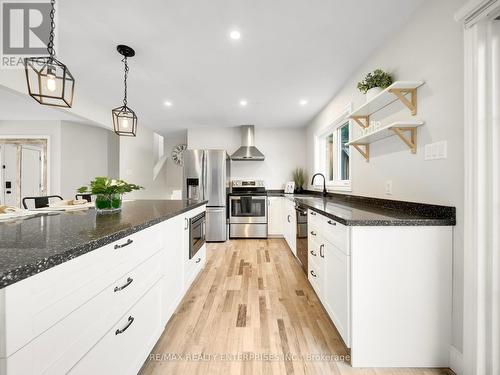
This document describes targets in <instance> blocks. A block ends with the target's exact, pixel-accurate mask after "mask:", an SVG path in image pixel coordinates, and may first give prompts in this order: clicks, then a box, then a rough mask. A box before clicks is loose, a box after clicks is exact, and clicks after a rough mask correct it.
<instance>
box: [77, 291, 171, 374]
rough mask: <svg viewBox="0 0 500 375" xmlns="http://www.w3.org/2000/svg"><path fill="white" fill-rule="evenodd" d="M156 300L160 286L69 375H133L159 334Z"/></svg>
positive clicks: (148, 294) (129, 313)
mask: <svg viewBox="0 0 500 375" xmlns="http://www.w3.org/2000/svg"><path fill="white" fill-rule="evenodd" d="M160 297H161V284H160V282H157V283H156V284H155V285H154V286H153V287H152V288H151V289H150V290H149V291H148V292H147V293H146V294H145V295H144V296H143V297H142V298H141V299H140V300H139V301H138V302H137V303H136V304H135V305H134V306H133V307H132V308H131V309H130V310H128V311H127V312H126V313H125V314H124V315H123V316H121V317H120V318H119V319H118V320H117V321H116V322H115V323H114V325H113V326H112V327H111V329H110V330H109V331H108V332H107V333H106V335H105V336H104V337H103V338H102V339H101V340H100V341H99V342H98V343H97V344H96V345H95V346H94V347H93V348H92V350H91V351H90V352H89V353H88V354H87V355H85V356H84V357H83V358H82V359H81V360H80V361H79V362H78V363H77V364H76V366H75V367H73V368H72V369H71V370H70V371H69V374H71V375H79V374H81V375H88V374H117V375H118V374H120V375H134V374H137V373H138V372H139V370H140V369H141V366H142V364H143V363H144V361H145V359H146V358H147V356H148V354H149V353H150V351H151V349H153V347H154V345H155V344H156V341H157V340H158V338H159V337H160V335H161V333H162V332H163V325H162V324H161V305H160V301H161V298H160Z"/></svg>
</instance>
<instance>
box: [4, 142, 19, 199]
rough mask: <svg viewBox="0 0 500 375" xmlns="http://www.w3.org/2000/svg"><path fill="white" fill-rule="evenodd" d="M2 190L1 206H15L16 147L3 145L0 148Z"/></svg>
mask: <svg viewBox="0 0 500 375" xmlns="http://www.w3.org/2000/svg"><path fill="white" fill-rule="evenodd" d="M0 155H1V156H0V158H1V168H2V169H1V171H2V172H1V175H2V178H1V180H2V189H1V190H0V192H1V194H0V199H1V201H2V204H5V205H7V206H17V205H18V202H19V201H18V197H17V186H18V183H19V181H18V174H17V173H16V172H17V146H16V145H10V144H5V145H2V146H0Z"/></svg>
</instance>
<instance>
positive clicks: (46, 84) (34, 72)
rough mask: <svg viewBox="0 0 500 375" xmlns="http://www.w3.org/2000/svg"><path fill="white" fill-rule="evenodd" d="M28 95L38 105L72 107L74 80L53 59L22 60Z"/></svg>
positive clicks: (58, 62)
mask: <svg viewBox="0 0 500 375" xmlns="http://www.w3.org/2000/svg"><path fill="white" fill-rule="evenodd" d="M24 71H25V73H26V82H27V83H28V93H29V95H30V96H31V97H32V98H33V99H35V100H36V101H37V102H38V103H40V104H43V105H50V106H55V107H69V108H71V106H72V105H73V94H74V91H75V79H74V77H73V75H72V74H71V72H70V71H69V70H68V68H67V67H66V65H64V64H63V63H61V62H60V61H59V60H57V59H56V58H54V57H51V56H48V57H29V58H26V59H24Z"/></svg>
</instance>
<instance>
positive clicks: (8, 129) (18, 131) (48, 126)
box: [0, 120, 61, 194]
mask: <svg viewBox="0 0 500 375" xmlns="http://www.w3.org/2000/svg"><path fill="white" fill-rule="evenodd" d="M2 135H9V136H21V137H22V136H25V137H29V136H45V137H48V139H49V149H50V150H49V152H48V153H49V155H48V162H49V164H48V173H49V181H48V182H49V186H48V194H60V193H61V122H60V121H12V120H5V121H3V120H0V137H1V136H2Z"/></svg>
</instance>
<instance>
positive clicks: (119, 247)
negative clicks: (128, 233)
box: [115, 238, 134, 250]
mask: <svg viewBox="0 0 500 375" xmlns="http://www.w3.org/2000/svg"><path fill="white" fill-rule="evenodd" d="M132 242H134V240H131V239H130V238H129V239H128V240H127V242H125V243H124V244H121V245H115V250H116V249H121V248H122V247H125V246H128V245H130V244H131V243H132Z"/></svg>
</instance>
